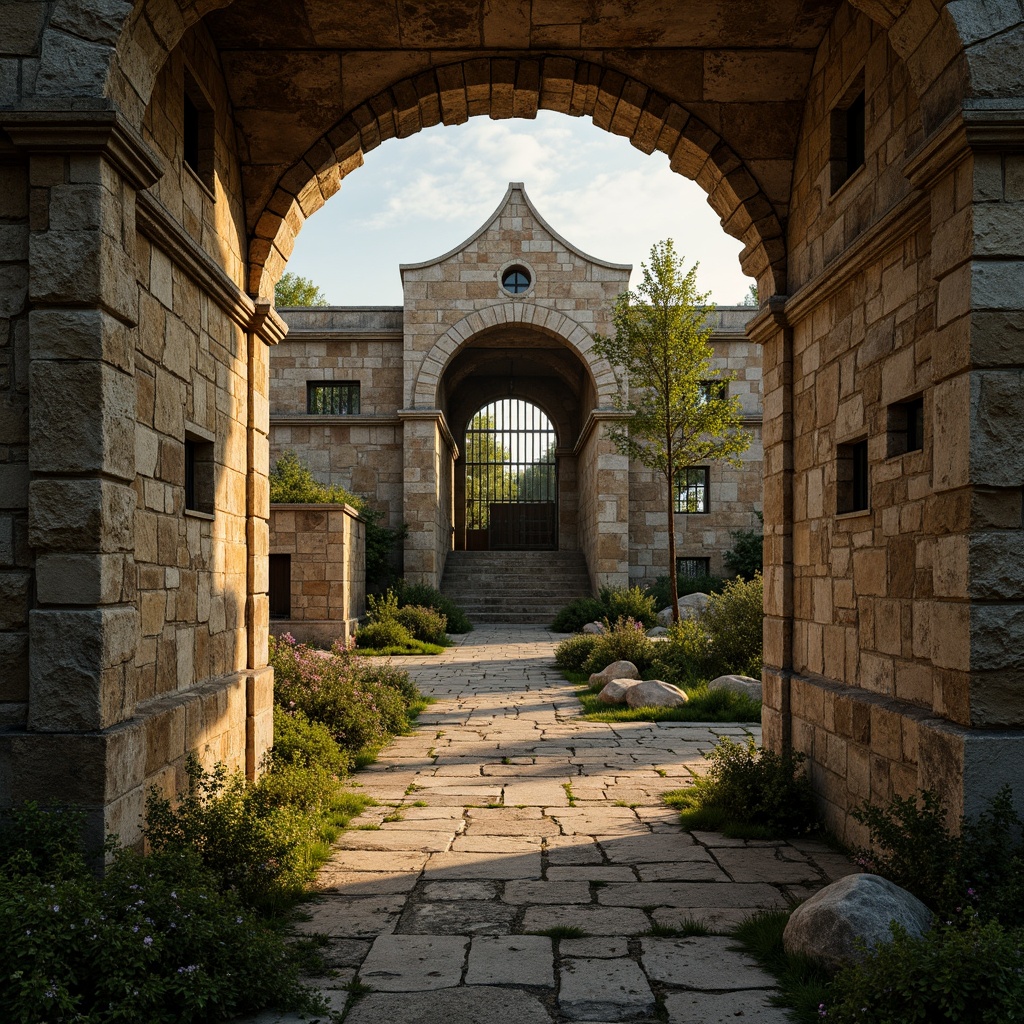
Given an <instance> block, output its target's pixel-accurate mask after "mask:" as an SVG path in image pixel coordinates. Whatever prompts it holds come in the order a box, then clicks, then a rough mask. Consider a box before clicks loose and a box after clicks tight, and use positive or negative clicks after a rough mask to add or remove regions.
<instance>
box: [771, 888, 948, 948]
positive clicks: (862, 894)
mask: <svg viewBox="0 0 1024 1024" xmlns="http://www.w3.org/2000/svg"><path fill="white" fill-rule="evenodd" d="M931 920H932V913H931V911H930V910H929V909H928V908H927V907H926V906H925V905H924V904H923V903H922V902H921V901H920V900H919V899H918V898H917V897H916V896H913V895H911V894H910V893H909V892H907V891H906V889H901V888H900V887H899V886H898V885H894V884H893V883H892V882H890V881H889V880H888V879H887V878H882V877H881V876H880V875H868V874H859V875H848V876H847V877H846V878H840V879H839V881H838V882H833V883H832V884H831V885H827V886H825V888H824V889H822V890H821V892H818V893H816V894H815V895H814V896H812V897H811V898H810V899H809V900H808V901H807V902H806V903H802V904H801V905H800V906H799V907H797V908H796V910H794V911H793V914H792V916H791V917H790V919H789V923H788V924H787V925H786V930H785V932H784V933H783V936H782V942H783V945H784V946H785V948H786V952H787V953H788V954H789V955H790V956H793V955H794V954H802V955H804V956H810V957H815V958H817V959H819V960H823V961H824V962H825V963H826V964H828V965H829V966H831V967H836V968H838V967H843V966H845V965H847V964H849V963H852V962H853V961H855V960H857V959H858V957H859V956H860V953H859V951H858V949H857V946H856V940H857V939H861V940H863V942H864V943H865V945H866V946H867V948H868V949H873V948H874V947H875V946H877V945H880V944H882V943H886V942H891V941H892V932H891V931H890V929H889V925H890V923H891V922H893V921H895V922H896V923H897V924H899V925H901V926H902V927H903V928H905V929H906V930H907V932H908V934H910V935H911V936H913V937H915V938H916V937H918V936H920V935H922V934H923V933H924V932H926V931H927V930H928V929H929V928H930V927H931Z"/></svg>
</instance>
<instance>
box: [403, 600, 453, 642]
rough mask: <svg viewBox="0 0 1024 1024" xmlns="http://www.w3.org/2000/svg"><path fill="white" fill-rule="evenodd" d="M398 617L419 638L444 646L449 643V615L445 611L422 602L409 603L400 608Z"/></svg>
mask: <svg viewBox="0 0 1024 1024" xmlns="http://www.w3.org/2000/svg"><path fill="white" fill-rule="evenodd" d="M396 617H397V619H398V621H399V622H400V623H401V624H402V625H403V626H405V628H406V629H407V630H409V632H410V633H412V635H413V636H414V637H415V638H416V639H417V640H422V641H423V642H424V643H428V644H439V645H440V646H442V647H444V646H445V645H447V644H448V643H449V640H448V633H447V629H448V617H447V616H446V615H445V614H444V613H443V612H438V611H435V610H434V609H433V608H424V607H423V605H420V604H408V605H405V607H403V608H399V609H398V613H397V616H396Z"/></svg>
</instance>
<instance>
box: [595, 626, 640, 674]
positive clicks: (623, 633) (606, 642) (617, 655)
mask: <svg viewBox="0 0 1024 1024" xmlns="http://www.w3.org/2000/svg"><path fill="white" fill-rule="evenodd" d="M654 648H655V644H654V641H653V640H651V638H650V637H649V636H647V634H646V631H645V629H644V624H643V623H642V622H637V621H636V620H635V619H630V618H624V619H619V620H618V621H617V622H616V623H615V625H614V626H612V625H610V624H609V623H608V621H607V620H605V632H604V633H601V634H599V635H598V636H597V642H596V643H595V644H594V646H593V649H592V650H591V652H590V657H589V658H587V660H586V662H584V664H583V671H584V672H603V671H604V670H605V669H606V668H607V667H608V666H609V665H610V664H611V663H612V662H613V661H631V662H633V664H634V665H636V667H637V671H638V672H639V673H640V675H641V676H643V675H644V673H645V672H646V671H647V670H648V669H649V668H650V667H651V665H652V663H653V661H654V653H655V652H654Z"/></svg>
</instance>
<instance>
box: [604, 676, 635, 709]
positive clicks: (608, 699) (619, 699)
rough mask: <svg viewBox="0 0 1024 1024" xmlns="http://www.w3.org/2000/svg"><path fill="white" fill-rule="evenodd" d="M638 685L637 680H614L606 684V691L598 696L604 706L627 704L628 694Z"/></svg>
mask: <svg viewBox="0 0 1024 1024" xmlns="http://www.w3.org/2000/svg"><path fill="white" fill-rule="evenodd" d="M636 685H637V681H636V680H635V679H613V680H612V681H611V682H609V683H605V687H604V689H603V690H602V691H601V692H600V693H599V694H598V695H597V699H598V700H599V701H601V703H602V704H625V703H626V693H627V692H628V691H629V690H630V689H631V688H632V687H634V686H636Z"/></svg>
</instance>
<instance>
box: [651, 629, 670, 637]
mask: <svg viewBox="0 0 1024 1024" xmlns="http://www.w3.org/2000/svg"><path fill="white" fill-rule="evenodd" d="M647 635H648V636H650V637H656V636H668V629H667V628H666V627H665V626H651V628H650V629H649V630H647Z"/></svg>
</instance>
